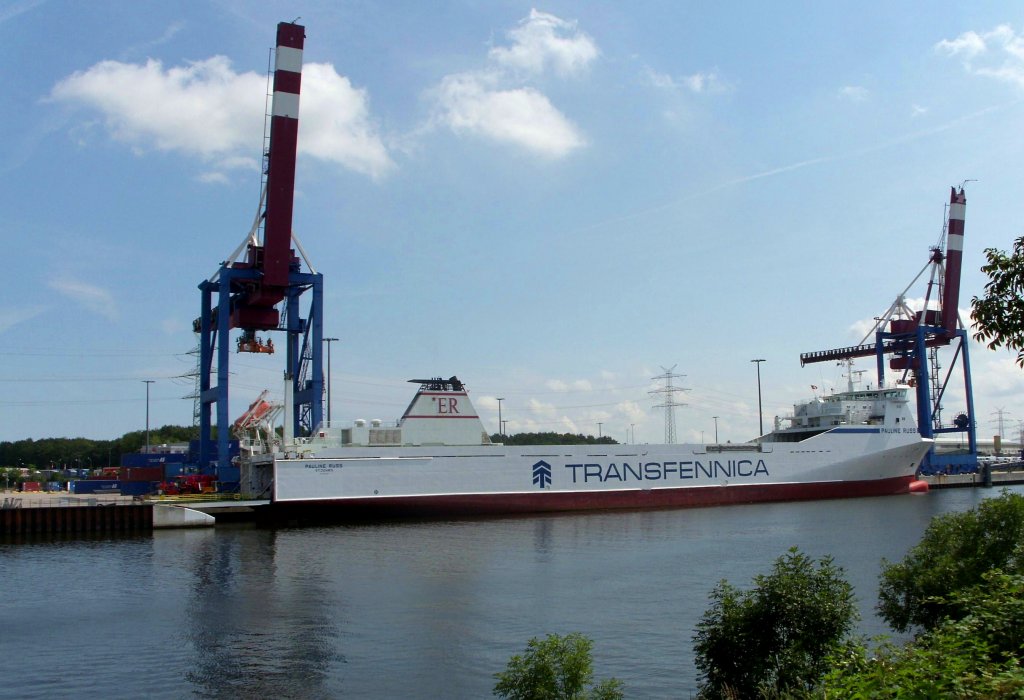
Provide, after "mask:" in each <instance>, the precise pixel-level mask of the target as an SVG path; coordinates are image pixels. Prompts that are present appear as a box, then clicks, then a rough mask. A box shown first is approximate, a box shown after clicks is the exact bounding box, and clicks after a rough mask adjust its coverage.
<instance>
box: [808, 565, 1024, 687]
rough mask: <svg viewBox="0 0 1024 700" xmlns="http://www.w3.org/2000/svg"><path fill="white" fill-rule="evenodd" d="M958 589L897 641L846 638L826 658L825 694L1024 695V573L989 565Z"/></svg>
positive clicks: (823, 685) (823, 684)
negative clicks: (926, 621) (940, 614)
mask: <svg viewBox="0 0 1024 700" xmlns="http://www.w3.org/2000/svg"><path fill="white" fill-rule="evenodd" d="M982 579H983V583H982V584H981V585H979V586H973V587H971V588H969V589H964V590H956V591H953V592H951V593H950V595H949V596H948V597H947V602H948V606H947V607H948V608H956V609H963V610H965V611H966V612H965V614H964V615H963V616H962V617H961V618H959V619H952V618H948V617H947V618H945V619H944V620H942V621H941V622H939V623H938V624H937V625H935V626H934V627H933V628H932V629H931V630H929V631H927V632H924V633H922V634H921V635H919V636H918V637H917V638H916V639H915V640H913V641H912V642H908V643H907V644H906V645H903V646H895V645H893V644H891V643H885V644H882V645H881V646H880V647H878V648H877V649H875V650H874V651H872V652H870V653H869V652H868V650H867V649H866V647H865V646H864V645H863V644H862V643H859V642H858V643H851V644H850V645H849V646H848V647H847V648H846V649H845V650H843V652H842V653H839V654H836V655H835V656H834V657H833V659H832V663H833V666H832V670H831V671H830V672H829V673H828V674H827V675H826V676H825V679H824V681H823V683H822V687H821V688H820V693H819V694H820V695H821V696H822V697H825V698H979V699H982V698H985V699H987V698H1011V697H1012V698H1019V697H1021V696H1022V695H1024V668H1022V667H1021V665H1020V658H1021V653H1022V652H1024V577H1021V576H1019V575H1009V574H1005V573H1002V572H1000V571H990V572H987V573H986V574H984V575H983V577H982Z"/></svg>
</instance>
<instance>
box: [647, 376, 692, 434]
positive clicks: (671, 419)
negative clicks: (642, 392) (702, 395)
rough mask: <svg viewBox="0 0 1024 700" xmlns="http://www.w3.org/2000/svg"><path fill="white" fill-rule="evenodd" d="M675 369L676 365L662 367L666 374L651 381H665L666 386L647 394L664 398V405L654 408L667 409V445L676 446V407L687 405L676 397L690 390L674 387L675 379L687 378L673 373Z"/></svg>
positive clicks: (660, 404)
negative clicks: (679, 401)
mask: <svg viewBox="0 0 1024 700" xmlns="http://www.w3.org/2000/svg"><path fill="white" fill-rule="evenodd" d="M675 368H676V365H672V366H671V367H669V368H665V367H662V368H661V369H662V370H664V372H665V373H664V374H659V375H658V376H657V377H651V379H653V380H655V381H657V380H659V379H660V380H664V382H665V386H663V387H662V388H660V389H653V390H651V391H649V392H647V393H648V394H651V395H657V394H660V395H662V396H664V398H663V399H662V403H659V404H657V405H655V406H654V407H653V408H664V409H665V444H666V445H674V444H675V442H676V407H677V406H685V405H686V404H685V403H678V402H677V401H676V400H675V395H676V394H677V393H680V392H683V391H689V389H684V388H683V387H680V386H673V385H672V380H673V379H682V378H683V377H685V376H686V375H685V374H675V373H674V372H673V370H674V369H675Z"/></svg>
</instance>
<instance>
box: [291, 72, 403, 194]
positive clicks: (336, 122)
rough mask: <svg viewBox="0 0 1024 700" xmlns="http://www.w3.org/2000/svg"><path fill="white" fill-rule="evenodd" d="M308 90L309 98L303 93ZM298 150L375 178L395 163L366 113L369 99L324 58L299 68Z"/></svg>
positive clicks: (364, 92) (363, 91)
mask: <svg viewBox="0 0 1024 700" xmlns="http://www.w3.org/2000/svg"><path fill="white" fill-rule="evenodd" d="M307 95H308V97H307ZM302 99H303V105H302V109H301V113H300V117H299V120H300V122H301V124H302V126H301V127H300V132H299V152H300V153H305V154H307V155H311V156H314V157H316V158H322V159H324V160H328V161H332V162H335V163H339V164H342V165H344V166H345V167H347V168H350V169H352V170H355V171H356V172H359V173H363V174H364V175H369V176H371V177H373V178H380V177H382V176H384V175H386V174H387V173H388V172H389V171H391V169H392V168H393V167H394V163H393V162H392V160H391V157H390V156H389V155H388V152H387V149H386V148H385V146H384V143H383V142H382V141H381V139H380V137H379V136H378V135H377V132H376V128H375V126H374V124H373V120H372V119H371V117H370V108H369V105H370V98H369V96H368V95H367V93H366V91H365V90H360V89H358V88H355V87H353V86H352V83H351V81H349V79H348V78H346V77H344V76H342V75H338V73H337V72H336V71H335V70H334V66H332V65H330V64H327V63H310V64H308V65H307V66H305V67H304V68H303V70H302Z"/></svg>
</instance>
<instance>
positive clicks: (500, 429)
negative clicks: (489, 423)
mask: <svg viewBox="0 0 1024 700" xmlns="http://www.w3.org/2000/svg"><path fill="white" fill-rule="evenodd" d="M504 400H505V398H504V397H501V398H499V399H498V432H500V433H501V435H503V436H504V435H505V424H504V421H502V420H501V402H502V401H504Z"/></svg>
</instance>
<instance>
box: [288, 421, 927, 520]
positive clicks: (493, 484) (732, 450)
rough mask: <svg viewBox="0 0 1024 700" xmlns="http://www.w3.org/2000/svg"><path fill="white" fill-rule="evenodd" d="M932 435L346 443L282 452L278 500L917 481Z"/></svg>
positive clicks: (378, 510) (638, 496)
mask: <svg viewBox="0 0 1024 700" xmlns="http://www.w3.org/2000/svg"><path fill="white" fill-rule="evenodd" d="M930 445H931V441H928V440H923V439H922V438H920V436H919V435H918V434H917V432H916V430H913V429H911V428H902V429H899V430H897V431H893V430H888V431H887V430H885V429H883V428H880V427H872V428H867V427H864V428H853V427H850V428H837V429H835V430H832V431H830V432H828V433H824V434H821V435H818V436H816V437H813V438H810V439H808V440H804V441H802V442H798V443H785V442H779V443H772V442H764V443H760V444H750V445H742V446H741V445H699V444H681V445H642V446H641V445H549V446H533V447H514V446H503V445H474V446H464V445H463V446H448V447H440V448H439V447H428V446H423V447H341V448H329V449H324V450H318V451H317V452H316V453H315V456H314V455H313V454H310V455H308V456H306V457H304V458H297V459H282V458H278V459H276V460H275V461H274V479H273V501H274V503H275V504H276V505H277V506H279V507H286V506H291V507H293V508H294V507H296V506H305V507H309V506H330V507H332V509H334V510H335V511H336V513H337V514H338V515H350V516H353V517H355V516H374V515H381V516H396V515H397V516H416V515H459V514H481V513H522V512H545V511H566V510H590V509H610V508H658V507H682V506H704V505H719V504H730V503H752V502H759V501H780V500H806V499H820V498H841V497H854V496H871V495H889V494H897V493H906V492H908V490H909V488H910V483H911V482H912V481H913V480H914V475H915V471H916V469H917V466H918V465H919V464H920V462H921V459H922V458H923V457H924V455H925V453H926V452H927V451H928V449H929V447H930Z"/></svg>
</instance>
